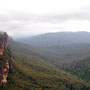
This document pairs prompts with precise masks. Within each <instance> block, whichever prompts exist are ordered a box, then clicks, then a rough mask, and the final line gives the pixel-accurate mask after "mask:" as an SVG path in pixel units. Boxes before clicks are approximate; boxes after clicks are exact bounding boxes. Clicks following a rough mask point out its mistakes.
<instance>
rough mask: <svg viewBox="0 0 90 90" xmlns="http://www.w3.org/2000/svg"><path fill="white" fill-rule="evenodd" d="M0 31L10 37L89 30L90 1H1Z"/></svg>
mask: <svg viewBox="0 0 90 90" xmlns="http://www.w3.org/2000/svg"><path fill="white" fill-rule="evenodd" d="M0 31H7V32H8V34H9V35H11V36H14V37H15V36H24V35H25V36H28V35H36V34H41V33H47V32H62V31H65V32H67V31H73V32H76V31H88V32H89V31H90V0H0Z"/></svg>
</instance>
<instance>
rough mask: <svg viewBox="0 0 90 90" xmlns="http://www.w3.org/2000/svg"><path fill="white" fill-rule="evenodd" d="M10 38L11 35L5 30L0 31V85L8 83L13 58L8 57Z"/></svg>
mask: <svg viewBox="0 0 90 90" xmlns="http://www.w3.org/2000/svg"><path fill="white" fill-rule="evenodd" d="M8 40H9V36H8V35H7V34H6V33H5V32H3V33H0V64H1V65H0V66H1V67H0V85H2V84H4V83H7V77H8V72H9V67H10V60H13V58H12V57H9V58H8V57H7V56H8V55H7V53H8ZM5 55H6V56H5Z"/></svg>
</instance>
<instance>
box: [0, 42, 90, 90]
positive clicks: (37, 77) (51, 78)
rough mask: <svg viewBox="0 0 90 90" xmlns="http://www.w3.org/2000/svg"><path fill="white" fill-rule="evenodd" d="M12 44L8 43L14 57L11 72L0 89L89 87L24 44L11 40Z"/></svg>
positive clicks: (82, 89)
mask: <svg viewBox="0 0 90 90" xmlns="http://www.w3.org/2000/svg"><path fill="white" fill-rule="evenodd" d="M13 44H14V45H15V46H14V45H13ZM13 44H10V45H11V46H10V48H11V50H12V52H13V55H14V58H15V61H14V63H13V67H12V68H11V70H12V74H9V76H8V83H7V84H6V85H3V89H2V90H5V89H6V88H7V90H36V89H35V88H38V90H89V89H90V85H89V84H86V83H85V82H83V81H82V80H79V79H78V78H77V77H75V76H72V75H70V74H68V73H66V72H64V71H62V70H59V69H57V68H56V67H54V66H52V65H50V64H47V63H46V62H45V60H43V57H41V55H39V54H37V53H36V52H35V51H33V49H32V48H31V49H30V50H31V51H30V50H29V49H27V48H25V45H24V44H20V43H17V42H13ZM20 45H21V46H20ZM23 47H24V48H23ZM26 47H27V46H26ZM25 50H26V51H25ZM22 51H23V52H22ZM27 51H28V52H27ZM35 54H36V55H35Z"/></svg>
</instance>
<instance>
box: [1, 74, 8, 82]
mask: <svg viewBox="0 0 90 90" xmlns="http://www.w3.org/2000/svg"><path fill="white" fill-rule="evenodd" d="M7 75H8V74H7V73H5V74H3V75H2V77H3V79H2V83H6V82H7Z"/></svg>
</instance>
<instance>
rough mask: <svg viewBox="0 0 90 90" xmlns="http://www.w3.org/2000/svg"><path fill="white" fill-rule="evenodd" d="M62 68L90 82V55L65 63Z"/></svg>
mask: <svg viewBox="0 0 90 90" xmlns="http://www.w3.org/2000/svg"><path fill="white" fill-rule="evenodd" d="M60 68H62V69H63V70H65V71H67V72H69V73H71V74H73V75H76V76H78V78H81V79H83V80H85V81H87V82H89V83H90V56H87V57H85V58H83V59H80V60H77V61H74V62H72V63H69V64H64V65H63V66H61V67H60Z"/></svg>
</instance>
